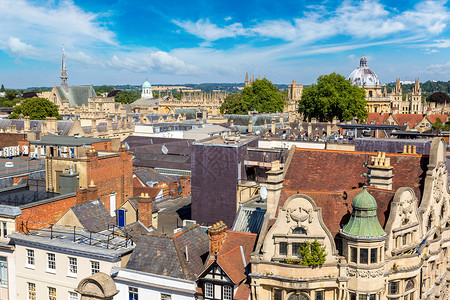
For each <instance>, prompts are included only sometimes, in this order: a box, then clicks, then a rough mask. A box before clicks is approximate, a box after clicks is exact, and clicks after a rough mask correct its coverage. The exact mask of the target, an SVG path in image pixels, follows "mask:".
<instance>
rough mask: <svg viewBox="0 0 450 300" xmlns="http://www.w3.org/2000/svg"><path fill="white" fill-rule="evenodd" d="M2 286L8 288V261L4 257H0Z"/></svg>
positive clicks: (0, 280)
mask: <svg viewBox="0 0 450 300" xmlns="http://www.w3.org/2000/svg"><path fill="white" fill-rule="evenodd" d="M0 285H1V286H5V287H7V286H8V260H7V258H6V257H4V256H0Z"/></svg>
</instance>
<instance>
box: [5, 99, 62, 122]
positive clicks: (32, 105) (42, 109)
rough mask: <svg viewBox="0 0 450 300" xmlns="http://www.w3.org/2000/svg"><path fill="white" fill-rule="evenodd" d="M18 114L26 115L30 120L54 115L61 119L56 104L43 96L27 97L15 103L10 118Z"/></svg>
mask: <svg viewBox="0 0 450 300" xmlns="http://www.w3.org/2000/svg"><path fill="white" fill-rule="evenodd" d="M20 115H24V116H28V117H30V119H31V120H45V118H46V117H56V118H57V119H59V120H61V119H62V118H61V116H60V115H59V113H58V106H57V105H56V104H54V103H53V102H51V101H50V100H47V99H44V98H28V99H25V100H23V101H22V103H20V104H19V105H16V106H15V107H14V109H13V112H12V114H11V115H10V116H9V118H10V119H18V118H19V116H20Z"/></svg>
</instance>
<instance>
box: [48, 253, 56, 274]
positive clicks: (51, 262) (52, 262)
mask: <svg viewBox="0 0 450 300" xmlns="http://www.w3.org/2000/svg"><path fill="white" fill-rule="evenodd" d="M47 268H48V269H49V270H52V271H54V270H56V257H55V253H47Z"/></svg>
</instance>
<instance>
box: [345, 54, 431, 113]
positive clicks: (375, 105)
mask: <svg viewBox="0 0 450 300" xmlns="http://www.w3.org/2000/svg"><path fill="white" fill-rule="evenodd" d="M348 79H349V80H350V82H351V83H352V84H354V85H357V86H359V87H361V88H363V89H365V91H366V100H367V101H368V103H367V111H368V112H369V113H394V114H396V113H400V114H422V113H425V112H426V110H427V109H426V108H425V107H424V105H423V103H422V90H421V88H420V83H419V79H418V78H417V79H416V80H415V85H414V89H413V92H412V93H411V94H408V95H406V99H405V100H403V92H402V88H401V84H400V79H399V78H397V80H396V85H395V87H394V88H393V90H392V92H391V93H388V92H387V91H386V87H384V88H383V86H382V85H381V83H380V81H379V79H378V76H377V74H375V72H374V71H373V70H372V69H370V68H369V67H368V66H367V58H366V57H365V56H364V55H363V57H362V58H361V60H360V63H359V67H358V68H356V69H355V70H353V72H352V73H351V74H350V76H349V78H348Z"/></svg>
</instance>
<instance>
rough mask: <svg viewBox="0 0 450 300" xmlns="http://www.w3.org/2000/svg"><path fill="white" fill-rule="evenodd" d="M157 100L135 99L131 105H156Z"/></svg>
mask: <svg viewBox="0 0 450 300" xmlns="http://www.w3.org/2000/svg"><path fill="white" fill-rule="evenodd" d="M158 102H159V99H158V98H146V99H142V98H141V99H137V100H136V101H134V102H132V103H131V105H158Z"/></svg>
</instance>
